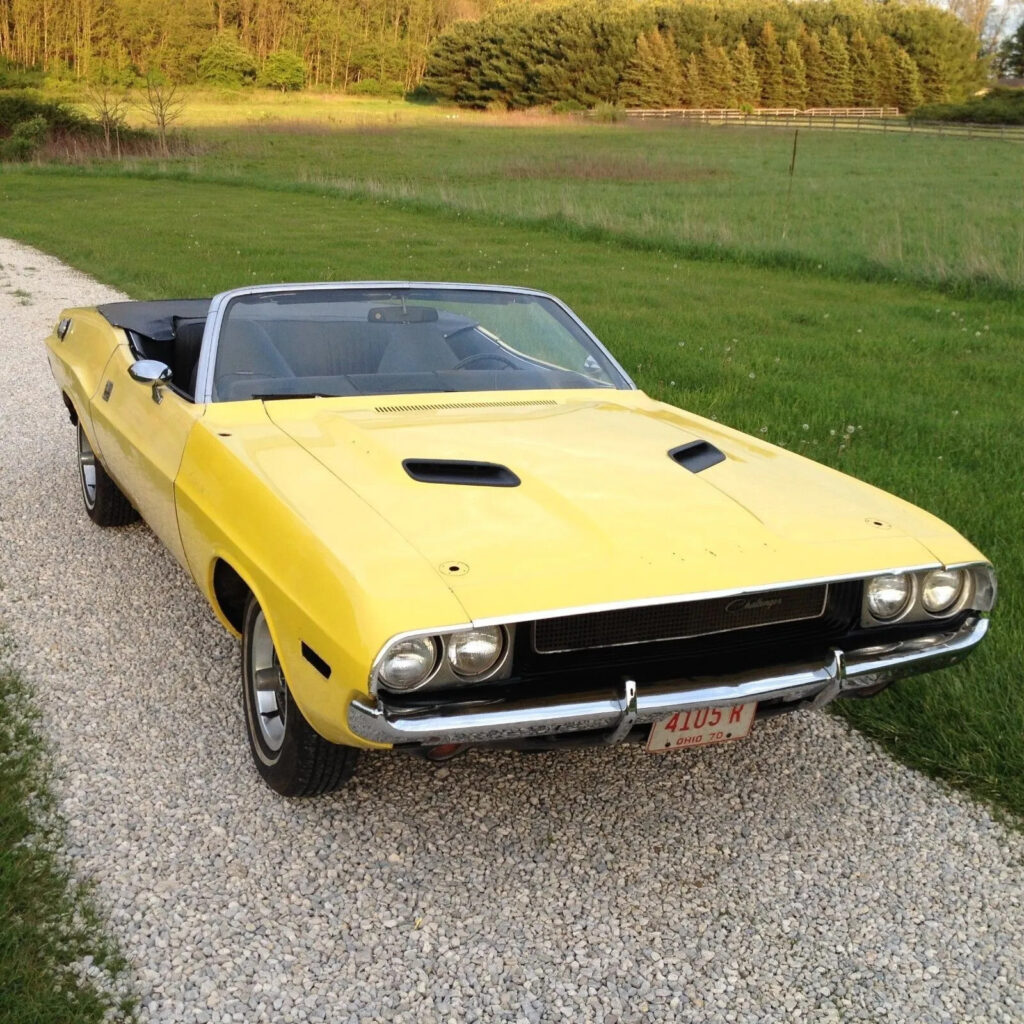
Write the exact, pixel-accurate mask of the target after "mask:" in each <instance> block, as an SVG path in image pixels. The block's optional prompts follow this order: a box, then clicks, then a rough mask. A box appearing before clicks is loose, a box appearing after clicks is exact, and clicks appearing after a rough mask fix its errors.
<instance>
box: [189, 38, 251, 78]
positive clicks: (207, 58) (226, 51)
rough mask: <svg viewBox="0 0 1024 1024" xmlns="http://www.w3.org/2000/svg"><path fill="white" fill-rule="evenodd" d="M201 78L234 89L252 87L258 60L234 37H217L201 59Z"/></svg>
mask: <svg viewBox="0 0 1024 1024" xmlns="http://www.w3.org/2000/svg"><path fill="white" fill-rule="evenodd" d="M199 77H200V79H202V81H204V82H210V83H211V84H213V85H226V86H230V87H232V88H237V87H239V86H242V85H252V83H253V82H255V81H256V59H255V58H254V57H253V55H252V54H251V53H250V52H249V51H248V50H247V49H246V48H245V47H244V46H242V44H241V43H239V42H238V40H237V39H235V38H234V37H233V36H230V35H222V36H217V38H216V39H214V41H213V42H212V43H210V45H209V46H208V47H207V48H206V49H205V50H204V51H203V55H202V57H200V58H199Z"/></svg>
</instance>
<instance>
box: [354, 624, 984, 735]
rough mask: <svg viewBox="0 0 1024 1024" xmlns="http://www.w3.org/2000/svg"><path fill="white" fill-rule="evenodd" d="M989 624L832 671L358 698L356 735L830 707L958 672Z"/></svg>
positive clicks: (567, 727) (526, 729) (861, 654)
mask: <svg viewBox="0 0 1024 1024" xmlns="http://www.w3.org/2000/svg"><path fill="white" fill-rule="evenodd" d="M987 632H988V619H981V618H976V619H970V620H968V621H967V622H966V623H964V624H963V626H961V627H960V629H958V630H957V631H955V632H951V633H941V634H933V635H932V636H928V637H923V638H920V639H917V640H904V641H902V642H900V643H894V644H887V645H882V646H879V647H871V648H863V649H860V650H856V651H849V652H844V651H840V650H838V649H833V650H832V652H831V655H830V657H829V659H828V660H827V661H826V662H825V663H824V664H799V665H786V666H783V667H780V668H776V669H773V670H770V671H767V672H763V671H762V672H757V671H753V672H746V673H740V674H737V675H729V676H715V677H712V678H693V679H673V680H667V681H663V682H658V683H652V684H649V685H645V686H644V689H643V692H640V691H639V690H638V689H637V684H636V683H635V682H634V681H633V680H632V679H624V680H623V682H622V684H621V686H620V688H619V690H618V691H617V692H615V691H612V690H605V691H599V692H594V693H585V694H578V695H575V696H574V697H572V698H567V697H565V696H564V695H563V696H557V695H556V696H552V697H548V698H542V699H538V698H536V697H534V698H531V699H529V700H527V699H522V700H516V699H513V698H486V697H483V698H477V699H475V700H474V699H473V698H472V696H468V695H467V697H466V699H465V700H459V701H453V702H450V703H446V704H444V705H443V706H435V707H432V708H429V709H426V710H416V711H405V710H400V709H397V708H393V707H388V706H387V705H386V704H382V703H381V702H380V701H379V700H378V701H376V702H373V703H371V702H370V701H369V700H367V701H365V702H364V701H363V700H361V699H358V698H357V699H356V700H353V701H352V703H351V704H350V705H349V709H348V726H349V729H351V730H352V732H353V733H355V735H356V736H360V737H362V738H363V739H365V740H369V741H371V742H373V743H415V744H422V745H426V746H435V745H439V744H442V743H488V742H495V741H502V740H515V739H517V738H521V737H529V736H549V735H553V734H556V733H569V732H584V731H591V730H608V731H609V733H610V736H609V739H610V740H611V741H614V740H616V739H621V738H622V737H624V736H625V735H626V733H628V732H629V730H630V729H631V728H632V727H633V726H634V725H643V724H645V723H650V722H654V721H656V720H657V719H659V718H662V717H664V716H665V715H669V714H672V712H674V711H686V710H689V709H691V708H702V707H711V706H716V705H729V704H743V703H745V702H747V701H751V700H756V701H768V700H782V701H785V702H786V703H793V704H794V705H798V704H808V705H809V706H811V707H822V706H824V705H825V704H827V703H829V701H831V700H834V699H835V698H836V697H842V696H846V695H855V694H856V693H857V691H858V690H867V689H870V688H872V687H875V686H879V685H882V684H885V683H889V682H892V681H893V680H895V679H900V678H902V677H904V676H911V675H916V674H918V673H921V672H931V671H933V670H934V669H937V668H943V667H945V666H947V665H952V664H954V663H956V662H958V661H960V660H961V659H963V658H964V657H966V655H967V654H968V653H969V652H970V651H971V650H972V649H973V648H974V647H975V646H977V644H978V643H980V642H981V639H982V638H983V637H984V636H985V634H986V633H987Z"/></svg>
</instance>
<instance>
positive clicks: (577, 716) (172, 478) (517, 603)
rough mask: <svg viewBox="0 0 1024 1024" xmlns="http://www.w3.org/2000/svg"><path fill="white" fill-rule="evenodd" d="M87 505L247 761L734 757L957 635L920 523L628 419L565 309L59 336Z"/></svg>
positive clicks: (207, 311)
mask: <svg viewBox="0 0 1024 1024" xmlns="http://www.w3.org/2000/svg"><path fill="white" fill-rule="evenodd" d="M46 344H47V350H48V354H49V360H50V366H51V368H52V370H53V374H54V377H55V378H56V381H57V384H58V386H59V388H60V391H61V393H62V395H63V398H64V402H65V404H66V405H67V408H68V412H69V413H70V416H71V422H72V423H73V424H74V425H75V426H76V427H77V432H78V441H77V450H78V465H79V475H80V480H81V487H82V495H83V498H84V502H85V508H86V511H87V513H88V514H89V516H90V517H91V518H92V520H93V521H94V522H95V523H97V524H98V525H100V526H117V525H121V524H124V523H127V522H129V521H131V520H133V519H135V518H136V517H137V515H139V514H141V515H142V516H143V518H144V519H145V520H146V522H147V523H148V524H149V526H150V527H151V528H152V529H153V531H154V532H155V533H156V534H157V535H158V536H159V537H160V539H161V540H162V541H163V542H164V544H166V545H167V547H168V548H169V550H170V551H171V552H172V553H173V554H174V556H175V557H176V558H177V559H178V561H179V562H180V563H181V564H182V565H183V566H184V567H185V569H186V570H187V571H188V572H189V573H190V574H191V576H192V577H193V579H194V580H195V581H196V583H197V585H198V586H199V589H200V590H201V591H202V593H203V594H204V595H205V597H206V598H207V600H208V601H209V602H210V604H211V605H212V607H213V610H214V612H215V613H216V614H217V616H218V617H219V618H220V620H221V621H222V622H223V624H224V625H225V626H226V627H227V628H228V629H229V630H231V631H232V632H233V633H235V634H236V635H240V636H241V638H242V707H243V709H244V718H245V723H246V727H247V731H248V737H249V744H250V747H251V750H252V755H253V760H254V762H255V765H256V767H257V769H258V770H259V772H260V773H261V774H262V776H263V778H264V779H265V780H266V782H267V783H268V784H269V785H270V786H272V787H273V788H274V789H275V790H277V791H278V792H280V793H283V794H285V795H290V796H305V795H311V794H317V793H323V792H326V791H328V790H331V789H334V788H336V787H338V786H339V785H341V784H342V783H343V782H344V781H345V780H346V779H347V778H348V777H349V776H350V775H351V773H352V770H353V768H354V766H355V762H356V758H357V756H358V753H359V750H360V748H386V747H390V746H393V747H395V748H398V749H402V750H407V751H411V752H416V753H420V754H422V755H424V756H426V757H428V758H432V759H435V760H442V759H445V758H448V757H451V756H454V755H455V754H457V753H459V752H460V751H462V750H463V749H465V748H466V747H469V746H500V747H514V748H520V749H549V748H551V749H553V748H557V747H561V746H567V745H585V744H613V743H618V742H624V741H629V742H636V743H642V744H645V745H646V749H647V750H648V751H650V752H652V753H661V752H664V751H670V750H676V749H680V748H690V747H695V746H703V745H707V744H711V743H716V742H721V741H727V740H736V739H740V738H742V737H743V736H745V735H746V734H747V733H748V732H749V730H750V728H751V726H752V723H753V722H754V721H755V720H756V719H758V718H762V717H764V716H768V715H774V714H778V713H780V712H784V711H792V710H794V709H797V708H807V707H821V706H822V705H824V704H825V703H827V702H828V701H830V700H832V699H833V698H836V697H863V696H868V695H870V694H874V693H878V692H879V691H880V690H881V689H883V688H884V687H886V686H887V685H888V684H889V683H890V682H892V681H893V680H894V679H898V678H900V677H903V676H907V675H911V674H914V673H919V672H927V671H931V670H932V669H935V668H939V667H942V666H944V665H948V664H950V663H952V662H955V661H958V660H959V659H961V658H962V657H964V656H965V655H966V654H967V653H968V652H969V651H970V650H971V649H972V648H973V647H975V646H976V645H977V644H978V643H979V642H980V641H981V639H982V637H983V636H984V635H985V631H986V629H987V628H988V617H987V613H988V612H989V610H990V609H991V608H992V605H993V603H994V601H995V589H996V587H995V577H994V575H993V572H992V568H991V567H990V566H989V564H988V563H987V562H986V560H985V558H984V556H983V555H982V554H981V553H980V552H978V551H977V550H976V549H975V548H974V547H972V545H971V544H969V543H968V542H967V541H966V540H964V538H963V537H961V536H960V535H959V534H957V533H956V532H955V531H954V530H952V529H951V528H950V527H948V526H946V525H944V524H943V523H942V522H940V521H939V520H937V519H935V518H934V517H933V516H931V515H929V514H927V513H926V512H922V511H920V510H919V509H917V508H914V507H913V506H911V505H908V504H906V503H905V502H903V501H900V500H899V499H897V498H894V497H891V496H890V495H887V494H885V493H883V492H881V491H879V490H876V489H875V488H873V487H869V486H867V485H865V484H862V483H859V482H857V481H855V480H852V479H850V478H849V477H846V476H843V475H842V474H840V473H837V472H834V471H832V470H830V469H826V468H824V467H822V466H820V465H817V464H816V463H813V462H810V461H808V460H807V459H804V458H801V457H799V456H797V455H794V454H792V453H790V452H787V451H784V450H781V449H779V448H776V447H773V446H772V445H769V444H766V443H764V442H762V441H759V440H757V439H755V438H752V437H748V436H746V435H744V434H741V433H738V432H737V431H735V430H730V429H729V428H727V427H723V426H721V425H719V424H717V423H714V422H711V421H709V420H706V419H703V418H701V417H700V416H696V415H693V414H692V413H688V412H685V411H683V410H680V409H676V408H673V407H672V406H669V405H664V404H662V403H660V402H656V401H653V400H652V399H651V398H649V397H648V396H647V395H645V394H644V393H643V392H641V391H639V390H637V388H636V386H635V385H634V384H633V382H632V381H631V380H630V379H629V377H628V376H627V374H626V373H625V372H624V371H623V369H622V367H621V366H619V364H618V363H617V362H616V361H615V359H614V358H613V357H612V356H611V355H610V353H609V352H608V351H607V349H605V348H604V347H603V346H602V345H601V343H600V342H599V341H598V340H597V339H596V338H595V337H594V335H593V334H591V333H590V331H589V330H588V329H587V328H586V327H585V326H584V325H583V324H582V323H581V322H580V320H579V319H578V318H577V317H576V316H575V315H574V314H573V313H572V312H571V311H570V310H569V309H568V308H567V307H566V306H565V305H563V304H562V303H561V302H559V301H558V300H557V299H555V298H553V297H552V296H550V295H546V294H544V293H542V292H537V291H531V290H526V289H521V288H504V287H491V286H480V285H462V284H412V283H395V282H384V283H366V282H361V283H345V284H299V285H273V286H266V287H255V288H244V289H239V290H236V291H230V292H225V293H223V294H220V295H217V296H215V297H214V298H213V299H212V300H210V299H202V300H181V301H160V302H115V303H110V304H107V305H103V306H99V307H97V308H94V309H69V310H65V311H64V312H63V314H62V316H61V319H60V322H59V323H58V324H57V326H56V327H55V329H54V331H53V333H52V334H51V335H50V336H49V338H47V342H46Z"/></svg>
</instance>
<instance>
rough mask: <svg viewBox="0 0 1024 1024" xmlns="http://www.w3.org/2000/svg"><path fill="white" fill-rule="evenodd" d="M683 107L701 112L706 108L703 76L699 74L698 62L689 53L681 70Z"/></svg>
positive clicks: (694, 54)
mask: <svg viewBox="0 0 1024 1024" xmlns="http://www.w3.org/2000/svg"><path fill="white" fill-rule="evenodd" d="M683 106H686V107H690V108H692V109H693V110H703V109H704V108H705V107H706V106H707V101H706V95H705V89H704V76H703V75H701V73H700V61H699V60H698V59H697V54H696V53H691V54H690V56H689V57H688V58H687V60H686V67H685V68H683Z"/></svg>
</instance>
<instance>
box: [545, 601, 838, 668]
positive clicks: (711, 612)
mask: <svg viewBox="0 0 1024 1024" xmlns="http://www.w3.org/2000/svg"><path fill="white" fill-rule="evenodd" d="M827 604H828V586H827V585H817V586H811V587H794V588H790V589H788V590H776V591H770V592H768V593H763V594H747V595H745V596H742V597H736V596H733V597H719V598H712V599H710V600H707V601H687V602H682V603H679V604H664V605H653V606H650V607H644V608H623V609H619V610H616V611H608V612H591V613H589V614H585V615H566V616H562V617H560V618H555V619H541V620H539V621H538V622H535V623H534V626H533V649H534V650H535V651H536V652H537V653H538V654H555V653H560V652H566V651H586V650H596V649H599V648H604V647H621V646H625V645H627V644H643V643H652V642H655V641H663V640H685V639H688V638H690V637H699V636H709V635H711V634H714V633H726V632H728V633H731V632H733V631H734V630H744V629H753V628H755V627H758V626H773V625H779V624H782V623H787V622H805V621H807V620H809V619H817V618H820V617H821V616H822V615H823V614H824V612H825V608H826V605H827Z"/></svg>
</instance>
